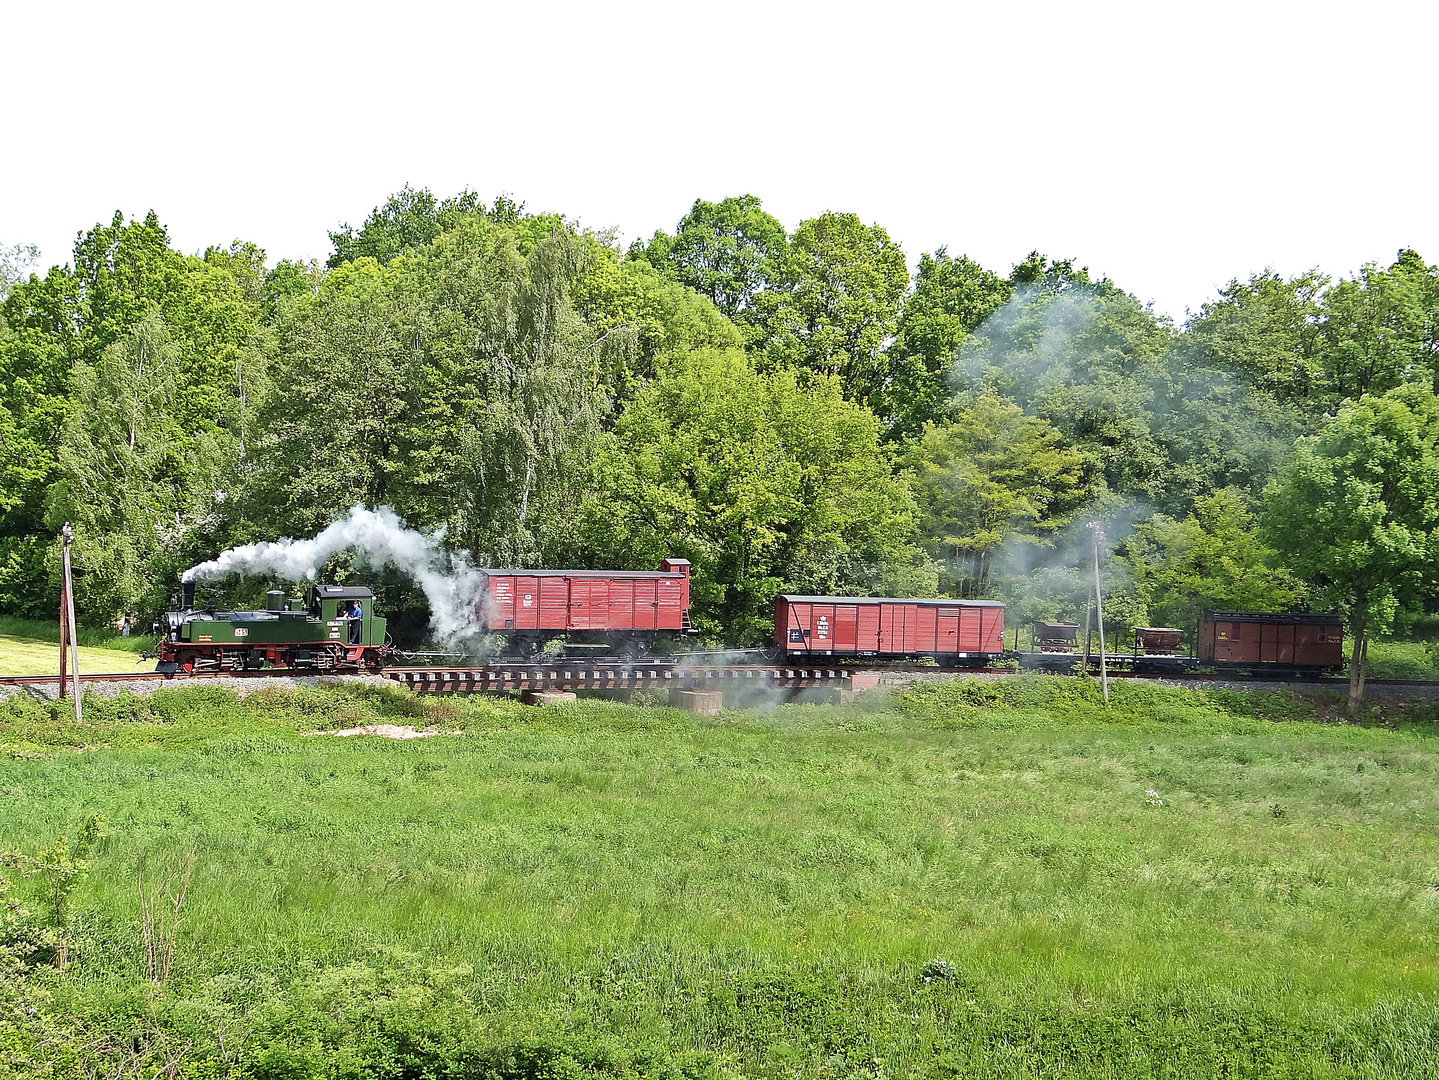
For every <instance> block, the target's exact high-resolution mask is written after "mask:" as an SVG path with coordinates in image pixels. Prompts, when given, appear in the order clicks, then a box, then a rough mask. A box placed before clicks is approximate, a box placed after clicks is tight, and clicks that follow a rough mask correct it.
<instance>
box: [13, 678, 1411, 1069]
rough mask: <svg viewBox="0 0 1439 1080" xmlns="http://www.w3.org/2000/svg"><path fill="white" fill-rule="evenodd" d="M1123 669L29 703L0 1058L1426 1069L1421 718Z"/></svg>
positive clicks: (325, 1064) (34, 1062)
mask: <svg viewBox="0 0 1439 1080" xmlns="http://www.w3.org/2000/svg"><path fill="white" fill-rule="evenodd" d="M1113 691H1114V695H1115V699H1116V701H1115V705H1114V707H1113V708H1112V709H1105V708H1104V707H1103V705H1102V703H1100V702H1099V701H1098V699H1097V694H1096V692H1095V690H1094V688H1093V687H1092V686H1091V685H1090V684H1089V683H1087V682H1083V681H1079V680H1072V679H1062V678H1052V679H1051V678H1039V677H1035V678H1025V679H1013V680H1006V681H1003V682H1000V683H976V682H974V681H966V682H955V683H938V684H930V685H926V686H922V687H919V688H917V689H915V690H913V691H911V692H908V693H906V694H901V695H898V696H895V697H889V698H885V697H875V698H871V699H869V700H868V701H861V702H856V703H855V704H853V705H849V706H843V707H820V706H782V707H777V708H773V709H770V710H767V711H745V712H726V713H724V714H722V715H721V716H719V717H714V718H696V717H692V716H690V715H688V714H686V713H683V712H678V711H674V710H670V709H664V708H647V707H639V706H633V705H625V704H619V703H610V702H598V701H582V702H579V703H577V704H575V705H573V706H558V707H549V708H544V709H534V708H526V707H523V706H520V705H518V704H516V703H514V702H511V701H507V700H497V699H483V698H474V699H456V698H445V699H440V698H417V697H415V696H412V695H410V694H409V693H408V692H405V691H401V690H394V689H388V688H362V687H354V686H351V687H322V688H315V689H309V690H298V691H288V692H277V691H271V690H268V689H262V690H259V691H256V692H254V693H251V694H250V695H249V696H247V697H246V698H244V699H243V700H237V699H235V698H234V697H233V696H231V695H229V694H228V693H226V692H221V691H217V690H215V689H207V688H199V689H185V690H167V691H161V692H158V693H156V694H155V695H154V696H153V697H150V698H146V699H133V698H126V697H121V698H118V699H114V700H111V701H102V700H98V699H93V698H92V699H90V701H89V703H88V711H87V724H86V725H85V726H84V727H83V728H75V727H74V726H73V725H72V724H70V723H67V722H66V718H65V715H64V714H63V712H61V711H59V710H56V709H55V708H53V707H52V706H50V705H48V704H43V703H37V702H34V701H31V700H29V699H23V698H19V699H17V698H12V699H10V700H9V701H8V702H0V752H3V756H0V850H8V851H11V852H18V853H20V854H21V855H29V856H31V857H32V858H33V857H36V856H40V855H41V854H42V853H44V852H46V851H47V850H49V851H50V855H49V856H47V857H48V858H49V860H50V863H49V865H51V866H52V867H58V866H62V865H65V863H64V860H66V859H70V860H73V859H74V858H75V856H76V855H77V854H79V855H82V856H83V857H84V860H85V862H86V863H87V865H86V867H85V868H84V870H83V872H79V873H73V874H72V873H69V872H68V871H63V872H62V871H57V870H54V869H52V870H51V871H49V872H48V873H47V872H40V873H35V874H33V875H32V876H30V877H24V876H22V874H21V872H20V871H21V870H22V869H23V868H24V865H30V866H31V867H32V868H33V867H34V864H33V863H31V864H22V862H21V861H17V860H16V859H14V858H12V859H11V862H12V864H13V865H12V868H11V870H10V871H9V872H8V877H9V880H10V881H11V882H12V884H13V888H12V890H11V892H10V894H9V896H10V898H11V899H12V900H21V901H23V902H24V905H25V907H26V908H27V909H29V911H31V912H33V913H34V914H33V915H32V916H29V917H28V919H27V918H25V917H22V916H19V915H15V914H12V915H11V916H10V918H9V920H8V922H7V923H6V924H5V925H6V927H7V931H6V932H7V933H8V934H9V938H10V940H11V941H12V942H14V941H22V940H30V941H31V945H30V946H29V950H30V951H29V953H28V955H26V954H25V949H24V948H21V947H20V946H18V945H12V947H11V949H10V953H11V954H12V955H20V956H22V958H23V959H24V960H26V961H27V962H28V964H29V966H28V968H25V969H21V968H15V969H14V971H13V973H12V977H11V979H10V981H9V984H8V985H9V989H7V990H3V991H0V1076H4V1075H6V1073H5V1071H4V1070H5V1069H6V1068H8V1069H9V1070H10V1071H11V1072H12V1073H14V1074H16V1075H34V1076H43V1075H57V1076H58V1075H87V1076H102V1075H103V1076H127V1075H129V1076H137V1077H138V1076H145V1077H156V1076H162V1075H168V1076H172V1077H180V1076H185V1077H256V1078H261V1077H264V1078H282V1077H285V1078H291V1077H294V1078H298V1077H311V1076H314V1077H337V1078H338V1077H373V1078H380V1077H414V1078H420V1077H435V1078H438V1077H470V1076H473V1077H494V1078H501V1077H532V1078H541V1077H544V1078H570V1077H591V1076H595V1077H598V1076H605V1077H610V1076H614V1077H622V1076H636V1077H639V1076H644V1077H739V1076H746V1077H910V1076H914V1077H948V1076H986V1077H991V1076H994V1077H1009V1076H1015V1077H1018V1076H1025V1077H1036V1076H1038V1077H1050V1076H1053V1077H1060V1076H1066V1077H1068V1076H1073V1077H1080V1076H1085V1077H1087V1076H1108V1077H1131V1076H1132V1077H1190V1076H1255V1077H1260V1076H1263V1077H1268V1076H1284V1077H1351V1076H1352V1077H1381V1076H1394V1077H1400V1076H1403V1077H1409V1076H1416V1077H1418V1076H1433V1075H1435V1072H1436V1066H1435V1063H1436V1062H1439V948H1436V947H1439V833H1436V824H1439V782H1436V781H1439V740H1436V737H1435V735H1436V729H1435V725H1434V717H1433V715H1432V714H1431V713H1429V712H1427V711H1426V710H1425V709H1424V708H1419V707H1416V708H1412V709H1402V708H1397V707H1396V708H1392V709H1391V710H1390V711H1389V712H1388V713H1387V714H1380V713H1375V714H1373V715H1372V716H1371V717H1370V718H1369V719H1368V721H1366V723H1364V724H1362V725H1347V724H1335V723H1323V722H1319V720H1318V719H1317V717H1320V716H1330V715H1332V710H1330V709H1328V708H1323V707H1321V708H1318V709H1316V707H1315V704H1314V702H1313V701H1311V700H1307V699H1303V698H1296V697H1290V696H1287V695H1278V694H1254V695H1245V694H1237V693H1224V692H1219V691H1202V690H1201V691H1189V690H1164V689H1159V688H1154V687H1148V686H1131V685H1128V684H1120V685H1117V686H1115V687H1114V688H1113ZM366 722H389V723H401V724H413V725H416V726H418V727H422V728H424V727H432V728H434V729H435V730H439V731H443V732H454V733H456V734H444V735H440V736H438V737H435V738H429V739H416V740H411V741H406V742H395V741H390V740H385V739H380V738H373V737H357V738H345V739H341V738H334V737H331V736H326V735H313V734H306V733H307V732H311V731H315V730H317V729H326V728H330V729H333V728H339V727H350V726H354V725H356V724H359V723H366ZM97 814H98V815H103V822H101V823H100V824H99V828H98V832H97V833H94V837H95V841H94V843H93V845H92V846H91V848H90V849H89V850H85V851H77V849H76V847H75V845H76V843H77V841H78V838H79V837H80V836H81V835H82V832H83V826H84V823H85V822H86V821H90V820H93V818H94V815H97ZM62 833H64V834H65V835H66V837H67V844H68V849H67V850H66V851H65V852H62V853H61V854H58V855H57V854H56V853H55V852H56V849H54V848H53V845H54V844H55V842H56V839H57V837H58V836H59V835H60V834H62ZM191 860H193V862H192V863H191ZM187 866H189V875H188V884H187V886H186V888H185V892H184V900H183V904H182V905H181V907H180V912H179V917H178V922H177V923H175V924H174V926H173V932H172V926H171V921H172V920H171V918H170V915H171V914H172V909H173V900H174V897H175V896H176V895H177V894H178V892H179V890H180V887H181V885H182V884H183V883H185V882H186V867H187ZM66 889H69V890H70V891H68V893H66V892H65V890H66ZM62 894H63V895H62ZM57 897H60V902H59V904H58V906H57V903H56V899H57ZM146 904H148V905H149V906H148V916H147V914H146V910H145V906H146ZM54 923H58V924H61V925H60V928H59V930H58V934H59V937H58V938H57V936H56V933H57V929H56V927H55V926H51V925H49V924H54ZM32 924H33V927H35V928H38V929H34V931H33V933H32V934H31V938H30V939H25V938H24V934H23V933H21V929H23V927H25V926H30V925H32ZM42 930H44V931H46V932H49V933H50V937H49V938H45V939H44V940H43V941H42V940H40V938H38V937H36V935H37V934H40V933H41V931H42ZM147 937H148V940H149V943H150V945H151V948H150V949H149V950H148V951H147ZM171 940H173V953H172V955H171V958H170V966H169V971H168V975H167V976H165V977H164V978H163V979H162V978H161V975H163V974H164V973H163V971H162V970H158V969H157V964H156V961H155V959H154V957H155V955H156V954H155V948H156V947H158V949H159V954H160V957H161V959H163V953H164V951H165V948H166V946H167V943H168V942H170V941H171ZM36 942H39V943H38V944H36ZM46 942H48V944H46ZM61 944H63V947H64V952H65V960H66V966H65V968H64V970H63V971H60V970H58V968H57V961H58V959H59V955H58V949H59V948H60V946H61ZM147 957H149V959H147Z"/></svg>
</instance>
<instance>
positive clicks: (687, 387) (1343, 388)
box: [0, 187, 1439, 646]
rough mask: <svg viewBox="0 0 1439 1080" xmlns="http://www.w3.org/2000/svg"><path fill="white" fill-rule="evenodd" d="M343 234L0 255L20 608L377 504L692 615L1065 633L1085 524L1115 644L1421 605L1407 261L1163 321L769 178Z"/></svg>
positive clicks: (737, 635)
mask: <svg viewBox="0 0 1439 1080" xmlns="http://www.w3.org/2000/svg"><path fill="white" fill-rule="evenodd" d="M330 235H331V241H332V248H333V250H332V252H331V254H330V256H329V258H328V260H327V261H326V263H325V264H324V265H320V264H318V263H316V262H311V263H304V262H293V261H287V260H280V261H278V262H276V263H274V264H273V265H271V264H270V263H269V262H268V261H267V258H266V255H265V253H264V252H263V251H261V250H260V249H259V248H258V247H256V246H255V245H253V244H249V243H244V242H239V241H237V242H235V243H232V244H230V245H229V246H228V247H218V246H217V247H211V248H209V249H207V250H206V251H205V252H204V253H203V254H202V255H198V256H190V255H185V254H182V253H181V252H179V251H177V250H176V249H175V248H174V247H173V246H172V244H171V242H170V240H169V237H168V235H167V233H166V231H165V229H164V227H163V225H162V224H161V223H160V221H159V219H158V218H157V216H156V215H155V214H154V213H153V212H152V213H151V214H149V215H147V216H146V217H145V218H144V219H140V220H126V219H125V218H124V217H123V216H122V215H120V214H117V215H116V216H115V218H114V219H113V220H112V221H111V222H109V223H108V224H106V223H101V224H98V225H96V226H95V227H94V228H93V229H90V230H88V231H86V232H84V233H82V234H81V235H80V236H79V237H78V239H77V242H76V245H75V248H74V252H73V258H72V260H71V262H70V263H69V264H68V265H64V266H56V267H52V268H51V269H49V270H48V271H47V272H45V273H44V274H39V273H27V272H26V271H27V270H28V267H27V265H26V264H27V262H29V261H33V258H34V252H33V250H29V251H27V250H26V249H24V248H19V247H14V248H6V249H3V251H0V256H3V258H0V287H3V288H4V290H5V295H4V304H3V308H0V372H3V382H0V609H3V610H5V611H7V612H10V613H12V614H33V615H48V614H49V612H50V611H51V609H52V608H53V607H54V606H55V593H56V583H55V570H54V563H55V559H54V544H55V539H54V538H55V534H56V532H57V530H58V527H59V525H60V524H61V523H62V522H64V521H66V520H69V521H72V522H74V523H75V524H76V527H77V537H78V539H77V542H76V548H75V560H76V563H77V568H78V570H79V572H80V574H81V579H80V583H79V584H78V586H77V600H78V603H79V605H80V609H81V611H82V612H83V616H84V617H85V618H87V619H89V620H92V621H96V620H104V619H108V618H111V617H113V616H114V615H115V614H117V613H119V612H123V611H139V612H146V611H153V610H157V609H159V608H160V607H162V606H163V605H164V603H165V599H166V596H167V594H168V592H169V591H170V589H171V588H172V587H173V582H174V580H175V577H176V575H177V574H178V572H179V571H180V570H181V569H183V568H184V567H186V566H188V565H190V564H192V563H194V562H197V561H199V560H201V559H203V558H205V557H207V556H210V555H212V554H214V552H215V551H217V550H219V549H221V548H224V547H228V546H231V545H233V544H236V543H242V542H247V541H251V540H256V539H264V538H273V537H275V536H279V535H291V536H298V535H302V534H307V533H310V532H313V531H315V530H317V529H318V528H320V527H322V526H323V525H324V524H326V523H327V522H328V521H329V520H331V519H332V518H333V517H335V516H337V515H338V514H340V513H342V512H343V511H344V510H345V509H346V508H348V507H349V506H351V505H354V504H356V503H363V504H366V505H370V506H374V505H380V504H386V505H389V506H392V507H394V508H395V509H396V510H397V511H399V512H400V513H401V514H402V515H403V516H404V517H405V518H406V519H407V521H409V523H410V524H411V525H413V526H415V527H417V528H421V529H424V530H439V529H443V530H444V535H445V537H446V538H447V542H448V543H451V544H453V545H455V546H457V547H461V548H464V549H466V550H468V551H470V552H471V553H473V554H474V555H475V556H476V558H478V559H479V560H481V561H484V562H489V563H492V564H502V565H548V566H558V565H573V566H580V567H585V566H592V567H605V566H614V567H619V566H624V567H636V568H647V567H650V566H652V565H654V564H656V563H657V562H658V560H659V558H661V557H663V556H665V555H675V556H683V557H687V558H689V559H691V560H692V562H693V563H694V564H695V603H696V612H695V617H696V623H697V625H699V626H700V627H701V628H702V629H703V630H705V631H706V632H707V633H708V634H709V635H710V636H711V637H713V638H715V639H721V638H722V639H725V640H730V641H734V642H739V643H744V642H749V641H752V640H753V639H754V638H755V637H756V636H757V635H759V634H760V633H761V632H762V627H763V626H764V624H765V616H764V611H765V608H766V605H767V604H768V602H769V600H770V599H771V598H772V597H773V595H774V594H775V593H776V592H778V591H782V590H790V591H797V592H812V593H837V594H852V593H858V594H901V595H905V594H908V595H921V594H927V595H934V594H943V595H975V596H993V597H998V598H1001V599H1005V600H1007V601H1008V602H1009V603H1011V605H1013V608H1014V615H1013V616H1012V619H1015V618H1017V619H1029V618H1038V617H1066V616H1073V615H1074V613H1075V609H1076V604H1079V605H1081V607H1082V603H1083V591H1082V586H1080V585H1078V584H1077V581H1078V570H1077V567H1078V566H1079V565H1080V561H1081V560H1080V559H1079V558H1078V557H1077V556H1076V554H1075V550H1073V549H1076V548H1077V544H1076V532H1077V527H1078V526H1080V525H1082V523H1083V521H1086V520H1089V519H1091V518H1095V517H1100V518H1103V519H1105V520H1106V521H1109V522H1111V525H1112V527H1111V528H1110V530H1109V533H1110V535H1111V537H1112V538H1113V539H1114V541H1115V547H1114V550H1113V552H1112V555H1111V557H1110V558H1109V559H1108V563H1107V567H1106V574H1107V576H1108V578H1109V582H1108V584H1109V587H1110V588H1111V590H1112V592H1113V600H1112V601H1111V602H1110V603H1109V604H1107V608H1108V609H1110V610H1112V611H1113V612H1114V614H1115V616H1116V619H1117V621H1118V622H1119V623H1120V624H1121V625H1125V626H1132V625H1136V624H1144V623H1172V624H1175V625H1179V626H1185V627H1187V626H1190V625H1192V623H1193V621H1194V619H1195V617H1196V616H1197V614H1198V611H1199V610H1200V609H1201V608H1204V607H1215V608H1257V609H1276V608H1277V609H1283V608H1291V607H1302V606H1306V605H1311V606H1314V605H1335V604H1337V605H1341V606H1343V607H1344V610H1345V611H1346V614H1347V615H1348V616H1349V618H1350V622H1351V627H1352V628H1354V629H1355V630H1356V631H1358V632H1359V633H1360V635H1361V636H1362V635H1364V634H1367V633H1373V632H1381V633H1382V632H1386V631H1387V630H1388V629H1390V628H1391V627H1392V626H1393V625H1394V624H1395V620H1396V619H1400V620H1402V619H1403V618H1404V617H1405V616H1406V615H1407V614H1412V613H1413V612H1416V611H1421V610H1423V609H1424V607H1425V605H1426V604H1427V603H1429V602H1430V601H1431V600H1432V598H1433V595H1434V593H1435V591H1436V586H1439V581H1436V574H1435V572H1434V571H1432V570H1431V569H1430V566H1431V565H1432V564H1433V563H1434V559H1433V558H1432V554H1433V552H1432V549H1431V548H1430V547H1429V544H1430V539H1429V537H1430V534H1431V532H1432V529H1433V527H1434V524H1435V522H1434V518H1435V516H1436V514H1439V482H1436V480H1435V477H1434V476H1433V472H1432V462H1433V460H1434V451H1433V447H1434V442H1435V437H1436V432H1435V427H1434V417H1435V415H1436V409H1435V406H1434V404H1433V399H1434V391H1435V385H1436V378H1439V367H1436V365H1439V269H1436V267H1434V266H1430V265H1428V264H1426V263H1425V262H1424V261H1423V259H1422V258H1421V257H1420V256H1419V255H1418V254H1417V253H1416V252H1413V251H1408V250H1405V251H1401V252H1399V253H1398V255H1397V257H1396V258H1395V259H1394V261H1393V262H1392V263H1390V264H1388V265H1384V264H1381V263H1377V262H1376V263H1373V264H1369V265H1366V266H1364V267H1362V268H1361V269H1359V270H1358V271H1357V272H1355V273H1353V274H1352V275H1351V276H1349V277H1344V278H1340V279H1337V280H1331V279H1329V278H1326V277H1324V276H1323V275H1321V274H1319V273H1317V272H1310V273H1305V274H1300V275H1298V276H1295V277H1290V278H1285V277H1283V276H1281V275H1278V274H1275V273H1273V272H1271V271H1267V270H1266V271H1262V272H1257V273H1253V274H1250V275H1249V276H1248V277H1247V278H1243V279H1239V278H1236V279H1235V280H1234V281H1232V282H1231V283H1230V284H1229V285H1228V286H1227V287H1226V288H1224V289H1223V290H1221V291H1220V293H1219V295H1218V296H1217V297H1216V298H1215V299H1213V300H1211V301H1210V302H1208V303H1206V304H1204V305H1203V306H1202V307H1201V308H1200V309H1199V310H1198V311H1196V312H1191V313H1189V316H1188V318H1187V319H1186V320H1185V321H1184V322H1183V324H1182V325H1175V324H1174V323H1173V322H1172V321H1171V320H1170V319H1168V318H1167V317H1165V316H1163V315H1159V314H1156V313H1155V312H1154V311H1153V310H1152V309H1151V308H1150V307H1149V306H1147V305H1146V304H1144V303H1141V302H1140V301H1139V300H1138V299H1137V298H1136V297H1135V296H1134V295H1132V294H1131V293H1128V292H1126V291H1124V289H1122V288H1121V287H1120V286H1119V285H1118V284H1117V283H1115V282H1113V281H1110V280H1108V279H1106V278H1102V277H1098V278H1097V277H1094V276H1092V275H1091V274H1090V273H1089V271H1088V270H1087V269H1086V268H1085V267H1083V266H1082V265H1080V264H1078V263H1077V262H1076V261H1074V260H1067V259H1058V260H1056V259H1052V258H1049V257H1047V256H1045V255H1043V254H1040V253H1039V252H1032V253H1031V254H1029V255H1028V256H1026V257H1025V258H1024V259H1022V260H1021V261H1019V262H1018V263H1016V264H1015V265H1014V266H1012V267H1011V268H1010V269H1009V271H1008V273H1000V272H997V271H995V270H992V269H989V268H986V267H984V266H981V265H979V264H978V263H977V262H975V261H973V260H971V259H969V258H967V257H965V256H962V255H961V256H953V255H951V254H950V253H949V252H948V251H947V250H946V249H944V248H941V249H939V250H937V251H934V252H929V253H925V254H923V255H921V256H920V259H919V262H918V267H917V269H916V271H915V272H914V273H913V274H911V273H910V270H909V264H908V261H907V258H906V255H905V253H904V252H903V251H902V250H901V248H900V246H899V245H898V244H897V243H896V242H895V241H894V240H893V239H892V238H891V237H890V236H889V235H888V233H887V232H886V231H885V230H884V229H883V228H882V227H880V226H878V225H872V224H865V223H864V222H863V221H861V220H860V218H858V217H857V216H856V215H854V214H846V213H825V214H821V215H820V216H818V217H816V218H813V219H811V220H808V221H803V222H800V223H799V224H798V225H797V226H796V227H795V228H794V230H793V231H792V232H791V231H788V230H786V228H785V227H784V226H783V225H782V224H781V223H780V222H779V221H777V220H776V219H775V218H774V217H773V216H771V215H770V214H768V213H767V212H766V211H765V210H764V208H763V205H762V203H761V201H760V200H759V199H758V198H755V197H753V196H750V195H746V196H741V197H735V198H728V199H724V200H721V201H719V202H707V201H704V200H697V201H696V202H695V203H694V205H693V207H692V208H691V209H690V211H689V212H688V213H687V214H685V215H684V217H683V218H682V219H681V220H680V221H679V222H678V223H677V225H676V227H675V229H674V230H673V232H663V231H661V232H657V233H656V234H655V235H654V236H653V237H651V238H649V239H648V240H640V241H636V242H635V243H634V244H632V245H630V247H629V248H628V250H627V251H622V250H621V249H620V248H619V246H618V245H617V244H616V242H615V239H614V236H613V235H612V234H610V233H607V232H604V231H594V230H585V229H582V228H579V227H578V226H576V225H575V224H574V223H573V222H571V221H569V220H568V219H566V218H565V217H564V216H562V215H559V214H539V213H531V212H529V211H528V210H527V209H526V208H525V206H524V205H522V204H520V203H518V202H516V201H515V200H514V199H511V198H509V197H506V196H501V197H499V198H496V199H495V200H493V202H490V203H486V202H484V201H483V200H481V199H480V198H478V197H477V196H476V195H475V194H474V193H472V192H468V191H466V192H462V193H460V194H459V195H457V196H454V197H452V198H438V197H436V196H435V195H433V194H432V193H431V192H429V191H428V190H424V189H420V190H414V189H411V188H408V187H407V188H405V189H404V190H402V191H400V192H398V193H396V194H395V195H393V196H391V197H390V198H389V199H388V200H387V201H386V202H385V203H383V204H382V205H380V206H378V207H376V208H375V210H374V212H373V213H372V214H371V215H370V216H369V217H368V218H367V219H366V220H365V221H364V222H363V224H362V225H360V226H359V227H351V226H344V227H342V228H340V229H337V230H335V231H334V232H332V233H331V234H330ZM1316 530H1318V532H1317V533H1316ZM331 569H332V571H333V573H334V574H335V575H336V576H339V577H343V576H344V575H346V574H347V573H353V570H352V569H351V568H349V567H347V566H345V565H343V564H337V565H336V566H334V567H332V568H331ZM248 587H249V586H247V585H245V584H243V583H240V584H236V585H235V586H234V588H235V589H237V590H239V591H240V593H244V590H245V589H246V588H248ZM388 587H390V588H391V589H392V593H391V596H390V598H391V600H392V602H394V603H396V604H399V605H403V604H404V603H406V602H409V600H411V599H412V598H407V597H406V596H405V595H404V594H403V585H402V583H393V584H392V586H388ZM1356 644H1360V645H1361V646H1362V642H1356Z"/></svg>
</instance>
